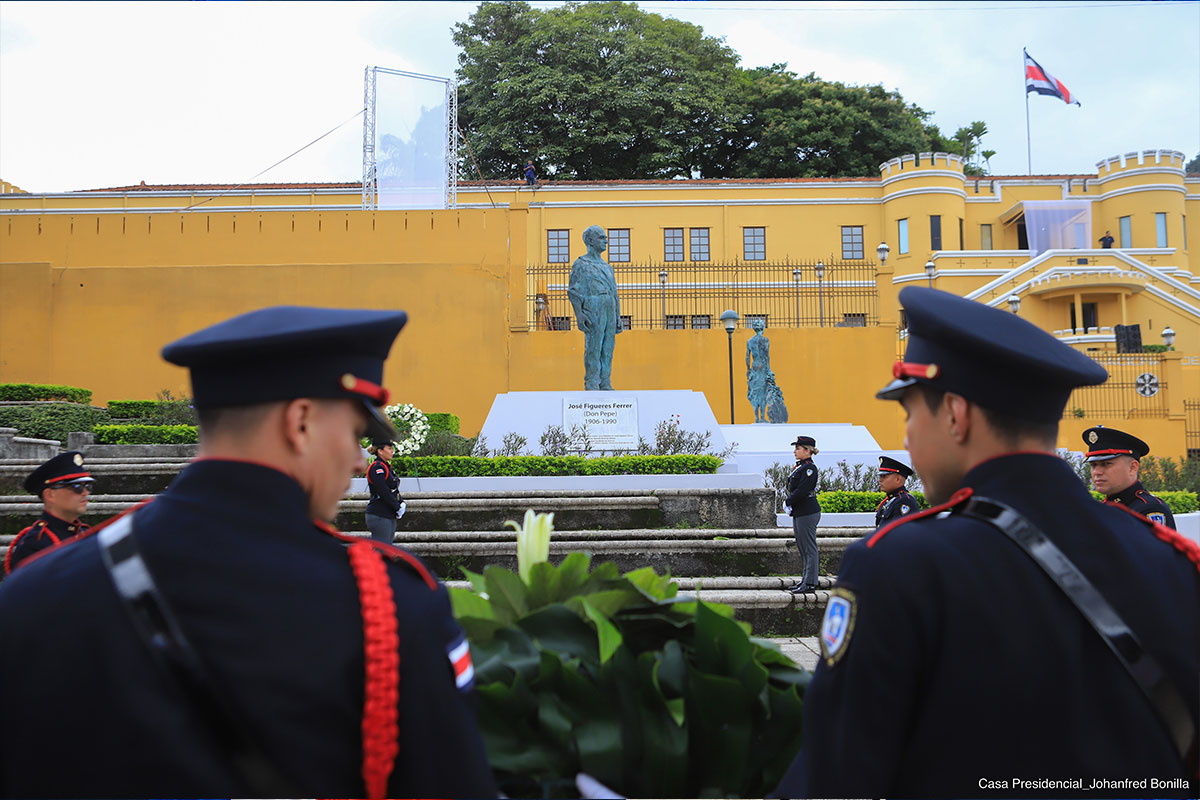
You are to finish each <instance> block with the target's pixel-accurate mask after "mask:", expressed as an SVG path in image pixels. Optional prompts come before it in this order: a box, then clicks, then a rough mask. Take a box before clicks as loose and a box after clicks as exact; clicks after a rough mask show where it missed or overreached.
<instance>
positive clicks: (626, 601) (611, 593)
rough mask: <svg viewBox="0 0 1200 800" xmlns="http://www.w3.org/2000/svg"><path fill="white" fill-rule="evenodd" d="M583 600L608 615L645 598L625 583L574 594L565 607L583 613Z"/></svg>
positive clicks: (643, 600) (641, 601)
mask: <svg viewBox="0 0 1200 800" xmlns="http://www.w3.org/2000/svg"><path fill="white" fill-rule="evenodd" d="M584 600H587V602H588V603H589V604H591V606H592V608H594V609H596V610H597V611H599V612H600V613H601V614H604V615H605V616H609V617H611V616H613V615H615V614H616V613H617V612H618V611H621V610H623V609H625V608H627V607H629V606H630V605H634V604H637V603H644V602H645V598H643V597H642V595H641V593H640V592H638V591H637V590H636V589H634V588H633V587H632V586H628V585H626V586H622V587H620V588H617V589H606V590H604V591H599V592H592V593H590V594H581V595H576V596H575V597H572V598H571V599H570V600H568V601H567V607H568V608H570V609H571V610H572V611H575V612H576V613H578V614H580V615H581V616H582V615H585V614H586V613H587V612H585V611H584V610H583V601H584Z"/></svg>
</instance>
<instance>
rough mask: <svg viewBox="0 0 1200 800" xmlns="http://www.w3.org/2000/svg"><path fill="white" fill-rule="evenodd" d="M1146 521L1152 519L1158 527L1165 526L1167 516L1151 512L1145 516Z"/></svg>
mask: <svg viewBox="0 0 1200 800" xmlns="http://www.w3.org/2000/svg"><path fill="white" fill-rule="evenodd" d="M1146 519H1152V520H1154V521H1155V522H1157V523H1158V524H1159V525H1166V524H1167V515H1166V514H1163V513H1161V512H1158V511H1151V512H1150V513H1148V514H1146Z"/></svg>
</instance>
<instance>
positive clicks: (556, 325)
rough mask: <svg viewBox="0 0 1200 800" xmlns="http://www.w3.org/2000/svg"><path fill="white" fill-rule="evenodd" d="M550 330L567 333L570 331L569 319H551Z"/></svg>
mask: <svg viewBox="0 0 1200 800" xmlns="http://www.w3.org/2000/svg"><path fill="white" fill-rule="evenodd" d="M550 330H552V331H569V330H571V318H570V317H551V318H550Z"/></svg>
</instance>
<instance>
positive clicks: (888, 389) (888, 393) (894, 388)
mask: <svg viewBox="0 0 1200 800" xmlns="http://www.w3.org/2000/svg"><path fill="white" fill-rule="evenodd" d="M917 383H919V381H918V380H917V379H916V378H897V379H896V380H894V381H892V382H891V383H889V384H888V385H887V386H885V387H883V388H882V389H880V390H879V391H878V392H876V393H875V399H876V400H899V399H900V395H902V394H904V390H905V389H907V388H908V387H910V386H916V385H917Z"/></svg>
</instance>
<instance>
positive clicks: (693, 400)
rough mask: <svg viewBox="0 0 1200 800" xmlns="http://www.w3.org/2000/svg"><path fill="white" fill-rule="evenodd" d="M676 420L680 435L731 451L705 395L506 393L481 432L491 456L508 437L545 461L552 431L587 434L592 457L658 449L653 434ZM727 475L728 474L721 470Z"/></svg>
mask: <svg viewBox="0 0 1200 800" xmlns="http://www.w3.org/2000/svg"><path fill="white" fill-rule="evenodd" d="M664 420H675V421H676V422H677V423H679V428H680V430H684V431H691V432H699V433H705V432H707V433H709V434H710V436H711V439H710V442H711V447H712V450H713V451H714V452H720V451H722V450H724V449H725V448H726V447H727V446H728V445H727V443H726V441H725V436H724V434H722V432H721V426H720V425H718V424H717V418H716V417H715V416H713V412H712V409H711V408H709V406H708V401H707V400H706V399H705V397H704V394H703V392H693V391H689V390H687V389H678V390H675V389H668V390H661V391H614V392H585V391H578V392H507V393H505V394H498V395H496V399H495V400H494V401H492V408H491V410H490V411H489V412H488V415H487V419H486V420H485V421H484V423H483V429H482V430H481V431H480V432H479V435H480V436H481V437H486V438H487V447H488V449H489V450H499V449H500V447H501V444H502V443H503V442H504V437H505V436H506V435H508V434H510V433H515V434H518V435H520V436H524V437H525V441H526V445H525V449H526V451H527V452H528V453H530V454H532V455H541V452H542V449H541V438H542V434H544V433H545V432H546V429H547V428H548V427H549V426H551V425H554V426H558V427H560V428H562V430H563V433H566V434H570V432H571V428H572V426H579V427H584V426H586V428H587V437H588V439H589V440H590V441H591V452H593V453H597V454H598V453H600V452H602V451H603V452H607V453H616V452H620V451H629V450H637V446H638V439H639V438H641V439H644V440H645V441H646V442H647V443H649V444H651V445H653V443H654V429H655V427H657V426H658V424H659V423H660V422H663V421H664ZM723 471H724V470H723Z"/></svg>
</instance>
